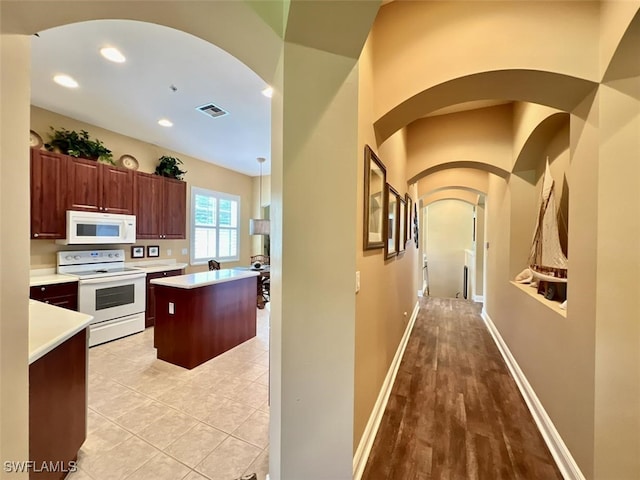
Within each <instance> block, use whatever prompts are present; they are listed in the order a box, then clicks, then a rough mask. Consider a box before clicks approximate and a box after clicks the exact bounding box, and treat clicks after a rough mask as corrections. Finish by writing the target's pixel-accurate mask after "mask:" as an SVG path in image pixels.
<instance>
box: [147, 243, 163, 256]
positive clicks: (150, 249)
mask: <svg viewBox="0 0 640 480" xmlns="http://www.w3.org/2000/svg"><path fill="white" fill-rule="evenodd" d="M159 256H160V247H159V246H157V245H154V246H151V245H147V257H159Z"/></svg>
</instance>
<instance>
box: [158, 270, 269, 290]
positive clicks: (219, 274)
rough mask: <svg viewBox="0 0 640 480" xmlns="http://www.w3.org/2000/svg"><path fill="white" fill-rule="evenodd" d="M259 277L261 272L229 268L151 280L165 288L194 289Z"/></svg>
mask: <svg viewBox="0 0 640 480" xmlns="http://www.w3.org/2000/svg"><path fill="white" fill-rule="evenodd" d="M259 275H260V272H254V271H251V270H246V271H242V270H235V269H231V268H229V269H223V270H211V271H206V272H198V273H190V274H188V275H178V276H177V277H167V278H158V279H155V280H151V283H153V284H155V285H162V286H165V287H174V288H183V289H192V288H199V287H205V286H207V285H215V284H216V283H224V282H232V281H234V280H240V279H242V278H251V277H257V276H259Z"/></svg>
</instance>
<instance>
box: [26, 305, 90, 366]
mask: <svg viewBox="0 0 640 480" xmlns="http://www.w3.org/2000/svg"><path fill="white" fill-rule="evenodd" d="M91 320H93V317H92V316H91V315H85V314H84V313H78V312H74V311H72V310H67V309H66V308H60V307H55V306H53V305H49V304H47V303H43V302H37V301H35V300H29V364H31V363H33V362H35V361H36V360H38V359H39V358H40V357H42V356H44V355H46V354H47V353H49V352H50V351H51V350H53V349H54V348H56V347H57V346H58V345H60V344H61V343H63V342H65V341H66V340H68V339H70V338H71V337H73V336H74V335H75V334H76V333H78V332H79V331H81V330H83V329H85V328H87V327H88V326H89V324H90V323H91Z"/></svg>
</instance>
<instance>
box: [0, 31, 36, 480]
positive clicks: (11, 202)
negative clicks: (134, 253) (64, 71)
mask: <svg viewBox="0 0 640 480" xmlns="http://www.w3.org/2000/svg"><path fill="white" fill-rule="evenodd" d="M29 52H30V42H29V38H28V37H24V36H19V35H5V34H2V35H1V36H0V102H1V103H2V113H1V114H0V460H1V461H3V462H4V461H11V460H13V461H24V460H27V459H28V458H29V450H28V448H29V447H28V430H27V424H28V414H29V408H28V407H29V403H28V399H29V396H28V368H27V367H28V366H27V358H29V350H28V328H29V307H28V302H27V296H28V293H27V292H28V291H29V253H28V251H29V246H28V242H27V241H26V239H27V238H29V143H28V140H27V135H26V134H25V132H26V131H27V130H28V129H29V81H28V80H29V69H30V66H29V61H28V59H29ZM0 476H1V477H2V478H11V479H14V478H16V479H17V478H27V476H28V475H27V474H15V473H8V472H5V471H4V468H3V469H2V472H1V473H0Z"/></svg>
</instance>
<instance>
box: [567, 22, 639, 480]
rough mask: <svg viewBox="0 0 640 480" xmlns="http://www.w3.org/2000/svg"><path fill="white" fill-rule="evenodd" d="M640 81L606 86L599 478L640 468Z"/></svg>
mask: <svg viewBox="0 0 640 480" xmlns="http://www.w3.org/2000/svg"><path fill="white" fill-rule="evenodd" d="M639 26H640V25H639ZM639 86H640V76H636V77H633V78H628V79H624V80H619V81H614V82H611V83H608V84H607V85H605V86H603V87H602V88H601V91H600V95H601V96H600V132H601V143H600V151H599V172H600V174H599V178H598V192H599V195H598V206H597V215H598V232H597V235H598V237H597V238H598V243H597V272H598V275H597V297H596V330H595V333H596V351H595V354H596V362H595V363H596V370H595V383H596V398H595V437H596V444H595V453H596V456H595V471H596V477H597V478H607V477H609V478H616V477H617V478H632V476H633V475H635V476H636V477H637V476H638V472H640V458H639V456H638V455H637V452H639V451H640V408H639V407H638V406H639V405H640V322H639V319H640V249H639V248H638V245H639V243H640V242H638V240H639V239H640V161H639V159H640V143H639V141H638V138H639V137H638V133H639V132H640V88H639ZM570 233H573V225H571V230H570ZM621 450H622V451H621ZM634 452H635V453H636V454H635V455H634Z"/></svg>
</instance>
